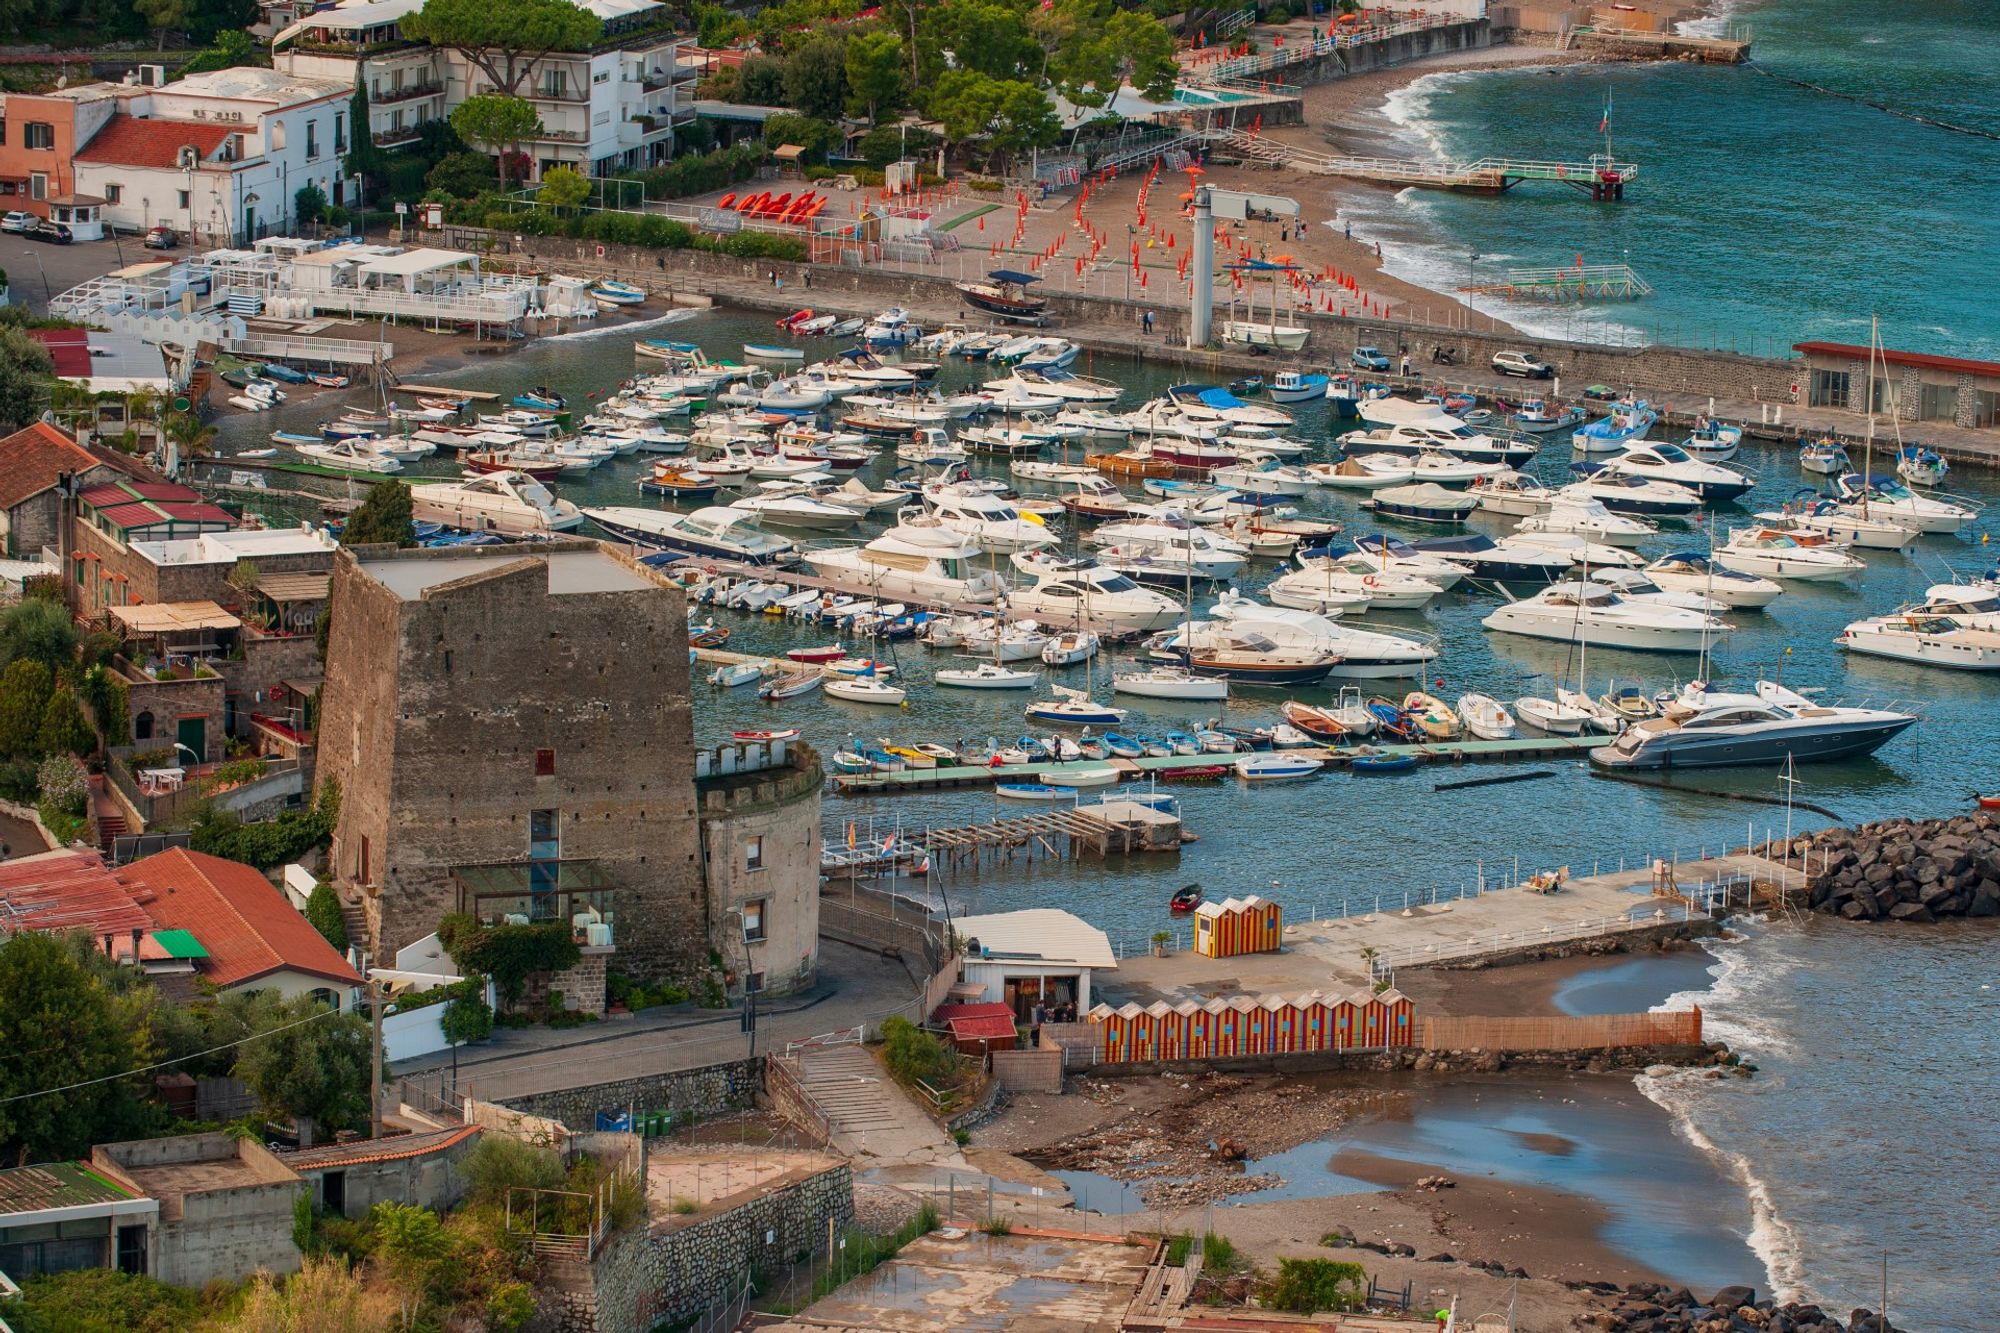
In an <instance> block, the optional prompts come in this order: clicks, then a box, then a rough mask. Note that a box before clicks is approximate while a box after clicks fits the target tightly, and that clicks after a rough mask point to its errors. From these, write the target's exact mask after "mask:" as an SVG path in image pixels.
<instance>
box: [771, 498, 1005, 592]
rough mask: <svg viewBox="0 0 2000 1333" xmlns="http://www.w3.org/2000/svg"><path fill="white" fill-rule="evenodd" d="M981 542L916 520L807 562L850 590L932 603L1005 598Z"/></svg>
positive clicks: (816, 554) (816, 555)
mask: <svg viewBox="0 0 2000 1333" xmlns="http://www.w3.org/2000/svg"><path fill="white" fill-rule="evenodd" d="M985 559H986V555H985V553H984V552H983V551H981V550H980V549H979V545H978V543H976V542H974V541H973V540H972V539H971V538H970V537H967V536H965V535H964V534H963V533H958V532H953V531H952V530H951V529H950V528H947V527H945V526H943V525H942V524H940V523H939V522H938V521H937V520H936V519H933V518H912V519H905V520H904V521H903V522H901V523H899V524H897V525H896V526H895V527H893V528H890V529H889V530H888V531H887V532H885V533H883V534H882V535H881V536H879V537H877V538H876V539H875V540H874V541H871V542H869V543H868V544H867V545H866V546H839V547H833V548H831V549H829V550H823V551H809V552H807V553H806V563H807V564H809V565H811V566H812V567H813V568H814V569H815V570H817V571H819V572H820V573H821V574H824V575H825V576H827V577H828V578H831V579H837V580H839V581H840V583H841V584H842V585H844V586H847V587H849V588H866V589H867V590H868V591H869V592H871V593H878V594H887V595H889V596H894V597H910V598H915V599H917V600H920V601H926V602H975V603H985V602H993V601H997V600H999V597H1000V594H1001V592H1002V591H1003V585H1002V584H1001V582H1000V576H999V575H998V574H996V573H994V572H993V571H992V570H990V569H982V568H980V565H981V563H982V562H984V561H985Z"/></svg>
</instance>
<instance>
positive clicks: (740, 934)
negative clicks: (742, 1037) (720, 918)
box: [723, 907, 757, 1060]
mask: <svg viewBox="0 0 2000 1333" xmlns="http://www.w3.org/2000/svg"><path fill="white" fill-rule="evenodd" d="M723 915H724V916H725V917H730V916H733V917H735V918H736V941H737V943H739V944H741V945H742V946H743V1028H744V1031H746V1032H748V1033H749V1034H750V1056H749V1058H750V1059H752V1060H755V1059H756V1058H757V992H756V991H754V990H751V989H750V971H751V964H750V923H749V922H747V921H745V920H744V919H743V910H742V909H741V908H739V907H731V908H729V909H727V910H726V911H724V912H723Z"/></svg>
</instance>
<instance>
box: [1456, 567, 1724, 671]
mask: <svg viewBox="0 0 2000 1333" xmlns="http://www.w3.org/2000/svg"><path fill="white" fill-rule="evenodd" d="M1481 623H1482V624H1484V625H1485V626H1486V628H1488V629H1490V630H1496V631H1498V632H1500V633H1503V634H1519V635H1523V636H1525V637H1527V638H1531V639H1553V640H1554V641H1556V642H1558V643H1580V644H1583V645H1585V646H1586V647H1590V648H1634V649H1643V650H1646V651H1650V652H1662V653H1698V652H1701V651H1703V650H1704V649H1705V648H1707V647H1708V646H1709V645H1711V644H1713V643H1714V642H1715V641H1716V640H1717V639H1718V638H1720V637H1721V636H1722V635H1723V634H1725V633H1727V632H1728V630H1729V628H1730V627H1729V626H1728V625H1727V624H1725V623H1724V622H1722V621H1720V620H1717V619H1716V618H1715V617H1714V616H1711V615H1709V614H1707V613H1706V612H1702V611H1696V610H1692V609H1690V608H1688V607H1684V606H1675V605H1670V604H1662V603H1660V602H1657V601H1654V600H1653V599H1650V598H1631V597H1626V596H1624V595H1623V594H1621V593H1619V592H1618V591H1616V590H1615V589H1613V588H1611V587H1609V586H1607V585H1605V584H1602V583H1587V582H1582V581H1580V580H1565V581H1564V582H1561V583H1557V584H1552V585H1551V586H1549V587H1547V588H1544V589H1542V590H1541V591H1540V592H1538V593H1536V594H1535V595H1534V596H1533V597H1524V598H1522V599H1520V600H1518V601H1514V602H1509V603H1508V604H1507V605H1505V606H1502V607H1499V608H1497V609H1496V610H1494V611H1493V612H1492V614H1490V615H1488V616H1487V617H1486V619H1485V620H1484V621H1482V622H1481Z"/></svg>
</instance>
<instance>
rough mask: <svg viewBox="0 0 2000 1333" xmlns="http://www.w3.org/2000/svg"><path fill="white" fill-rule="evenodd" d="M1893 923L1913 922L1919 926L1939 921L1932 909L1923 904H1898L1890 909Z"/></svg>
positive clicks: (1890, 917)
mask: <svg viewBox="0 0 2000 1333" xmlns="http://www.w3.org/2000/svg"><path fill="white" fill-rule="evenodd" d="M1889 919H1890V920H1891V921H1912V922H1916V923H1917V924H1919V925H1923V924H1926V923H1928V922H1932V921H1935V920H1937V917H1936V916H1934V915H1933V914H1932V912H1931V909H1930V908H1928V907H1925V906H1924V905H1923V904H1922V903H1897V904H1896V905H1895V906H1894V907H1892V908H1890V909H1889Z"/></svg>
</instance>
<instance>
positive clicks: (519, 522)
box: [410, 472, 583, 536]
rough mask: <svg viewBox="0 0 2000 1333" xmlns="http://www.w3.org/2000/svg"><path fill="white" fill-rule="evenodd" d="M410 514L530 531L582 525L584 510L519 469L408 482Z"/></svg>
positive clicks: (487, 528) (465, 527) (470, 527)
mask: <svg viewBox="0 0 2000 1333" xmlns="http://www.w3.org/2000/svg"><path fill="white" fill-rule="evenodd" d="M410 517H411V518H413V519H415V520H417V521H418V522H420V523H442V524H444V526H446V527H448V528H456V529H458V530H459V531H462V532H505V533H515V534H524V535H532V536H548V535H550V534H551V533H557V532H569V531H571V530H572V529H574V528H577V527H580V526H582V524H583V511H582V510H580V509H578V508H577V507H576V506H575V505H573V504H571V503H570V502H569V501H567V500H558V499H557V498H556V497H555V496H554V494H552V493H551V492H550V490H549V488H548V487H546V486H544V485H542V483H540V482H539V481H536V480H534V479H533V478H532V477H530V476H528V475H527V474H526V473H522V472H485V473H481V474H479V475H478V476H475V477H467V478H466V479H465V480H463V481H444V482H433V483H429V484H426V485H422V486H412V487H411V488H410Z"/></svg>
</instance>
